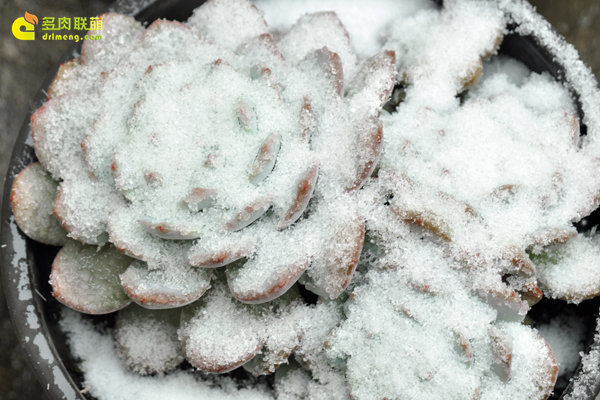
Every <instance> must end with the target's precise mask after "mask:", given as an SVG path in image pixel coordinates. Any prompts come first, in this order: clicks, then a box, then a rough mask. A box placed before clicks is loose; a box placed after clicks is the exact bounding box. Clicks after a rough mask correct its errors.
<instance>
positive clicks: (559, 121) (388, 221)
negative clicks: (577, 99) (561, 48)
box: [11, 0, 600, 399]
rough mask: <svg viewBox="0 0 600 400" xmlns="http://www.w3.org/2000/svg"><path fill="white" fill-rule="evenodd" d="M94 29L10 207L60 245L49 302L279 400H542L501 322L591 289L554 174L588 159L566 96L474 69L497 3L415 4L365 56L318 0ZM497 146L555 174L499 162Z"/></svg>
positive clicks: (517, 329)
mask: <svg viewBox="0 0 600 400" xmlns="http://www.w3.org/2000/svg"><path fill="white" fill-rule="evenodd" d="M102 20H103V26H104V28H103V34H104V36H105V40H103V41H85V42H84V44H83V47H82V50H81V55H80V56H78V57H76V58H75V59H73V60H71V61H68V62H66V63H64V64H62V65H61V67H60V69H59V71H58V73H57V75H56V78H55V79H54V81H53V82H52V84H51V86H50V88H49V90H48V99H47V101H46V102H45V103H44V104H43V105H42V106H41V107H40V108H39V109H38V110H37V111H36V112H35V113H34V114H33V116H32V118H31V126H32V135H33V141H34V147H35V152H36V155H37V157H38V159H39V162H37V163H34V164H32V165H30V166H29V167H27V168H25V169H24V170H23V171H22V172H21V173H20V174H19V175H18V176H17V177H16V179H15V182H14V185H13V189H12V192H11V204H12V207H13V212H14V215H15V220H16V222H17V224H18V225H19V226H20V227H21V229H22V230H23V231H24V232H25V233H26V234H27V235H28V236H30V237H31V238H33V239H35V240H38V241H40V242H42V243H46V244H49V245H55V246H63V247H62V249H61V250H60V251H59V252H58V254H57V256H56V258H55V260H54V263H53V265H52V272H51V275H50V283H51V285H52V289H53V294H54V296H55V297H56V298H57V299H58V300H59V301H60V302H62V303H64V304H65V305H67V306H68V307H71V308H73V309H75V310H77V311H80V312H82V313H87V314H106V313H112V312H115V311H118V313H117V315H116V323H115V327H114V330H113V336H114V341H115V348H116V351H117V352H118V354H119V355H120V357H121V358H122V360H123V361H124V363H125V365H126V366H127V367H128V368H129V369H130V370H131V371H134V372H136V373H139V374H141V375H153V374H159V375H160V374H165V373H168V372H170V371H172V370H173V369H175V368H177V367H178V366H179V365H180V364H181V363H182V362H183V361H184V360H187V362H189V363H190V364H191V365H192V366H193V367H194V368H196V369H198V370H201V371H203V372H206V373H212V374H221V373H226V372H228V371H231V370H233V369H235V368H238V367H240V366H241V367H243V368H244V369H245V370H246V371H247V372H248V373H250V374H252V375H254V376H259V375H269V374H274V375H275V376H274V386H273V387H274V391H275V394H276V395H277V397H278V398H280V399H300V398H310V399H332V398H339V399H344V398H348V397H349V396H351V397H353V398H354V397H356V398H373V397H376V398H397V397H399V396H400V394H401V395H405V396H406V397H407V398H419V396H421V395H422V394H423V393H426V396H425V397H427V398H440V397H448V398H469V399H488V398H489V399H492V398H498V397H501V396H504V397H515V398H516V397H517V396H518V397H521V398H531V399H538V398H539V399H545V398H547V397H548V396H549V394H550V393H551V391H552V387H553V385H554V382H555V381H556V374H557V363H556V360H555V359H554V356H553V354H552V351H551V350H550V348H549V347H548V345H547V344H546V342H545V341H544V340H543V339H542V338H541V337H539V336H538V335H537V333H536V332H535V331H534V330H533V329H531V328H529V327H527V326H525V325H523V324H522V321H523V319H524V318H525V315H526V313H527V312H528V310H529V308H530V306H531V305H532V304H534V303H535V302H537V301H539V300H540V299H541V298H542V296H543V293H542V289H543V290H544V292H545V293H546V294H548V295H550V296H553V297H558V298H562V299H566V300H569V301H574V302H579V301H581V300H583V299H586V298H589V297H592V296H595V295H597V294H598V292H599V291H600V282H598V279H597V277H596V276H595V268H594V265H595V264H597V263H596V260H597V259H598V258H599V257H600V254H598V252H597V251H596V243H595V242H596V241H597V240H596V238H591V237H587V236H583V235H580V234H577V232H576V230H575V229H574V228H573V227H572V226H571V221H573V220H577V219H578V218H580V217H581V216H583V215H586V214H588V213H589V212H590V211H591V210H592V209H594V208H595V207H596V206H597V203H598V198H599V197H598V195H597V194H598V193H599V190H598V187H597V186H598V185H597V184H587V183H582V182H581V181H580V180H577V179H574V177H575V176H576V175H577V174H578V173H579V172H580V171H581V170H582V168H593V167H595V166H597V162H598V160H597V158H596V157H594V156H593V155H592V154H590V152H591V151H590V150H589V149H588V148H587V147H586V145H585V142H584V141H583V140H580V139H579V121H578V118H577V117H576V113H575V112H576V111H575V107H574V106H573V104H572V101H571V99H570V98H569V96H568V94H566V90H564V88H563V89H557V87H559V88H560V85H558V84H557V83H556V82H554V81H552V80H551V79H549V78H548V77H546V76H539V77H538V76H533V77H532V76H529V75H528V74H529V73H528V72H527V73H524V72H523V71H522V70H521V69H520V67H518V66H515V65H513V64H510V63H511V61H506V60H503V59H496V60H494V61H493V62H490V63H487V64H486V65H485V67H484V64H483V61H484V60H486V59H488V58H489V57H490V56H491V55H492V54H494V53H495V52H496V50H497V49H498V46H499V44H500V42H501V40H502V37H503V33H504V31H505V28H504V26H505V25H506V23H507V16H506V15H505V13H503V12H501V11H500V9H499V8H496V7H490V6H489V4H487V5H486V4H485V2H477V1H473V2H471V1H458V2H448V4H447V5H446V6H445V8H442V9H440V10H437V9H436V10H429V9H426V10H425V11H422V12H417V13H416V14H415V15H414V16H413V17H411V18H407V19H406V21H405V23H404V24H393V25H391V26H390V27H388V32H387V36H386V37H385V44H384V45H383V46H382V47H381V49H390V50H380V51H379V53H377V54H375V55H372V56H370V57H364V58H363V59H361V60H360V61H359V57H357V56H356V54H355V53H354V51H353V49H352V44H351V42H350V38H349V34H348V32H347V31H346V29H345V28H344V26H343V24H342V23H341V21H340V20H339V19H338V17H337V16H336V14H335V13H333V12H317V13H311V14H306V15H304V16H303V17H301V18H300V19H299V20H298V21H297V22H296V23H295V24H294V25H293V26H292V27H291V28H290V29H289V30H286V31H283V32H271V33H270V32H269V28H268V27H267V24H266V22H265V20H264V18H263V16H262V14H261V12H260V11H259V10H258V9H257V8H256V7H255V6H254V5H253V4H252V3H250V2H249V1H247V0H209V1H207V2H206V3H205V4H204V5H203V6H201V7H199V8H198V9H196V10H195V12H194V14H193V16H192V17H190V19H189V20H188V21H187V22H186V23H180V22H174V21H168V20H157V21H154V22H153V23H152V24H150V25H149V26H148V27H143V26H142V25H141V24H140V23H138V22H136V21H135V20H134V19H133V18H130V17H127V16H124V15H119V14H112V13H108V14H104V15H103V16H102ZM465 20H469V21H470V24H468V25H466V24H464V21H465ZM424 24H425V25H427V26H428V27H429V28H430V30H431V32H432V34H431V35H424V34H423V30H422V29H421V30H419V29H414V28H415V26H417V25H424ZM440 38H443V40H444V41H445V42H448V43H454V44H456V43H461V44H464V46H462V45H461V47H460V51H461V54H460V56H455V54H453V53H452V52H451V51H447V52H445V51H444V52H440V51H439V50H440V48H441V47H443V46H442V45H441V44H440V43H436V41H439V40H440ZM448 48H453V47H451V46H448ZM454 48H456V46H454ZM396 54H398V55H399V58H398V59H396ZM440 54H441V62H440V59H439V57H440ZM494 68H497V69H498V70H502V68H507V69H512V70H515V71H517V72H518V73H517V74H516V75H517V76H520V77H521V78H519V79H520V80H519V79H517V80H516V81H511V80H510V79H509V78H508V77H505V76H503V74H502V73H494ZM397 76H398V77H399V79H398V80H399V81H400V82H397V81H396V77H397ZM513 78H514V77H513ZM395 85H396V86H395ZM532 92H534V93H535V94H536V95H538V96H542V95H543V94H544V93H547V92H551V93H552V94H553V95H556V96H554V98H553V100H552V101H549V102H548V104H545V105H539V104H538V97H536V96H529V94H530V93H532ZM533 97H535V98H533ZM390 98H391V99H392V101H391V102H388V100H389V99H390ZM386 103H387V104H386ZM384 104H385V105H386V108H385V110H387V112H383V113H381V111H382V109H383V107H384ZM503 107H511V108H510V110H509V111H510V112H512V113H513V115H515V116H518V117H519V118H518V119H517V118H515V121H508V122H507V121H506V119H505V118H503V119H498V120H496V119H495V116H496V115H497V112H498V111H499V110H501V111H502V112H505V110H504V109H503ZM380 113H381V114H382V115H380ZM473 121H475V122H473ZM522 121H525V122H531V121H541V123H540V124H539V126H537V125H535V124H530V125H529V126H534V127H535V129H532V131H531V132H527V134H528V135H529V136H527V135H525V134H524V133H523V132H522V131H521V130H520V129H519V122H522ZM384 125H385V127H386V136H385V137H384V136H383V127H384ZM481 130H483V131H485V135H487V136H485V138H486V140H481V136H479V135H480V131H481ZM546 130H552V132H553V133H555V135H553V136H552V137H551V138H547V137H545V136H544V135H543V134H544V133H545V131H546ZM498 143H499V145H498ZM511 146H512V147H511ZM516 148H519V149H521V150H522V149H526V152H527V156H528V157H529V158H528V157H525V156H522V153H519V154H517V151H516V150H515V149H516ZM486 151H487V152H489V154H491V155H493V156H486ZM465 155H466V156H465ZM380 156H381V160H380ZM515 158H516V160H517V161H518V162H520V163H522V164H523V165H528V166H529V167H530V169H531V168H533V169H535V168H534V167H536V166H540V167H548V166H553V168H554V169H548V168H540V170H541V172H538V173H535V174H532V175H527V174H524V173H521V172H522V171H520V169H519V168H517V167H514V168H508V170H509V171H508V172H507V173H500V172H498V171H501V170H502V169H501V168H498V167H499V166H500V165H502V164H503V163H509V162H514V161H515V160H514V159H515ZM489 160H491V161H489ZM492 164H493V165H492ZM516 164H518V163H515V165H516ZM548 171H550V172H548ZM571 180H573V181H575V184H574V185H566V184H565V181H571ZM577 191H583V193H584V195H582V196H576V192H577ZM527 218H529V219H527ZM525 219H527V220H525ZM507 221H508V222H509V223H508V224H507ZM365 238H367V239H366V240H365ZM363 246H364V247H365V249H363ZM582 254H585V257H583V256H582ZM359 260H360V263H359ZM582 262H583V263H585V265H586V266H587V267H588V268H584V269H583V270H582V269H581V268H579V267H576V265H577V264H581V263H582ZM357 268H358V269H359V272H358V273H356V272H355V271H356V269H357ZM558 270H561V271H562V272H561V273H559V272H557V271H558ZM564 271H567V274H566V275H565V273H564ZM582 271H584V272H585V276H584V277H585V279H584V280H585V282H583V283H582V279H581V278H580V277H579V276H578V274H580V273H581V272H582ZM297 282H298V283H297ZM538 282H539V285H540V286H541V289H540V287H539V286H538ZM303 289H308V290H309V291H312V292H313V293H314V294H316V295H318V297H319V299H318V300H317V301H316V304H308V302H307V301H306V300H305V297H307V296H306V294H305V292H304V295H303V294H302V292H301V291H302V290H303ZM132 302H134V303H136V304H131V303H132ZM292 355H293V357H291V356H292ZM384 355H385V356H384ZM407 371H408V373H407ZM407 375H408V376H407ZM507 393H508V394H507Z"/></svg>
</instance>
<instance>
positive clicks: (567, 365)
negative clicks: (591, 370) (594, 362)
mask: <svg viewBox="0 0 600 400" xmlns="http://www.w3.org/2000/svg"><path fill="white" fill-rule="evenodd" d="M585 329H586V326H585V324H584V323H583V321H581V320H580V319H579V318H577V316H576V315H566V316H561V317H558V318H556V319H554V320H551V321H550V322H548V323H547V324H544V325H541V326H539V327H538V333H539V334H540V336H541V337H543V338H544V339H545V340H546V341H547V342H548V344H549V345H550V347H551V348H552V351H553V352H554V355H555V356H556V361H558V366H559V370H558V379H559V380H561V379H562V380H564V381H565V382H564V383H565V384H566V381H567V380H568V378H569V377H570V376H571V375H572V374H573V371H575V368H576V367H577V363H579V359H580V352H582V351H583V350H584V349H585V346H584V339H585Z"/></svg>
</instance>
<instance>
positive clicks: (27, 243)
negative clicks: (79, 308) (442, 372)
mask: <svg viewBox="0 0 600 400" xmlns="http://www.w3.org/2000/svg"><path fill="white" fill-rule="evenodd" d="M201 3H203V0H162V1H157V2H156V3H155V4H152V5H150V6H149V7H148V8H146V9H144V10H142V11H141V12H140V13H138V14H137V15H136V18H137V19H138V20H140V21H144V22H151V21H153V20H154V19H157V18H159V17H160V18H168V19H176V20H185V19H187V17H188V16H190V15H191V12H192V10H193V9H194V8H196V7H197V6H199V5H200V4H201ZM512 28H514V27H512ZM553 35H555V36H558V34H556V33H553ZM539 42H540V41H539V40H538V39H537V38H536V37H534V36H521V35H519V34H516V33H512V34H509V35H507V36H505V38H504V41H503V43H502V46H501V48H500V53H503V54H506V55H509V56H511V57H513V58H516V59H518V60H520V61H522V62H523V63H525V64H526V65H527V66H528V67H529V68H530V69H531V70H533V71H536V72H541V71H548V72H549V73H551V74H552V75H553V76H554V77H555V78H556V79H558V80H561V81H563V82H565V84H566V85H567V86H568V87H569V88H570V89H571V90H572V91H573V93H574V94H575V97H576V98H577V99H579V93H578V92H577V90H576V89H575V88H574V85H572V84H570V83H569V81H568V79H566V78H565V77H568V76H569V74H567V73H566V72H567V71H566V70H565V68H564V66H563V65H561V63H560V62H557V61H555V57H554V53H553V52H552V50H551V49H550V48H548V47H545V46H544V45H540V44H539ZM75 48H77V46H76V47H75ZM555 51H556V50H555ZM72 54H73V50H69V51H68V52H67V54H65V56H64V57H63V58H62V60H61V62H63V61H66V60H68V59H70V58H71V57H72ZM559 59H560V58H559ZM57 69H58V64H57V66H56V67H55V68H54V70H53V71H51V72H50V75H49V76H48V77H47V79H46V81H45V82H44V84H43V85H42V88H41V89H40V91H39V92H38V94H37V95H36V96H35V98H34V100H33V102H32V103H33V105H34V107H37V106H39V105H41V104H42V103H43V102H44V100H45V90H46V89H47V88H48V86H49V84H50V82H51V80H52V78H53V77H54V75H55V74H56V71H57ZM584 78H585V77H584ZM589 79H591V80H593V78H591V77H590V78H589ZM578 110H579V114H580V117H583V115H584V113H585V112H586V111H588V110H586V109H584V107H583V106H582V104H581V103H580V102H578ZM593 111H594V112H600V109H597V110H593ZM586 131H587V128H586V126H585V125H582V130H581V134H582V135H585V134H586ZM33 161H35V155H34V152H33V147H32V140H31V128H30V125H29V116H28V117H27V119H26V120H25V122H24V123H23V126H22V127H21V130H20V132H19V134H18V138H17V141H16V144H15V147H14V150H13V154H12V158H11V161H10V166H9V170H8V174H7V177H6V183H5V187H4V198H3V203H2V204H3V209H2V220H1V231H0V243H1V244H2V246H3V247H1V248H0V263H1V267H2V269H1V281H2V285H3V289H4V293H5V296H6V300H7V304H8V308H9V311H10V315H11V318H12V321H13V324H14V327H15V329H16V331H17V335H18V337H19V340H20V342H21V344H22V346H23V349H24V350H25V352H26V354H27V356H28V358H29V360H30V362H31V366H32V367H33V369H34V371H35V373H36V375H37V377H38V380H39V381H40V383H41V385H42V387H43V388H44V389H46V391H47V395H48V397H49V398H50V399H53V400H54V399H56V400H58V399H63V398H65V399H86V398H87V399H91V397H90V396H89V395H87V394H82V393H80V392H79V388H80V387H81V382H82V378H83V377H82V375H81V373H80V371H79V370H78V368H77V364H76V362H75V360H73V358H72V356H71V354H70V352H69V349H68V346H67V344H66V338H65V336H64V334H63V333H62V332H61V331H60V329H59V326H58V321H59V317H60V309H61V307H62V306H61V305H60V304H59V303H58V302H57V301H56V300H55V299H54V298H53V297H52V294H51V288H50V285H49V283H48V276H49V273H50V266H51V263H52V260H53V258H54V255H55V254H56V253H57V251H58V250H59V249H58V248H56V247H51V246H46V245H42V244H40V243H37V242H35V241H33V240H31V239H29V238H27V237H26V236H25V235H24V234H23V233H22V232H21V231H20V230H19V229H18V228H17V226H16V224H15V222H14V217H13V215H12V211H11V208H10V202H9V194H10V189H11V186H12V183H13V180H14V177H15V176H16V174H17V173H18V172H19V171H20V170H22V169H23V168H24V167H25V166H27V165H28V164H30V163H31V162H33ZM599 222H600V209H599V210H596V211H595V212H594V213H593V214H592V215H591V216H590V217H589V218H588V224H587V226H588V227H591V226H594V225H597V224H598V223H599ZM578 228H579V229H581V230H583V229H584V228H583V227H581V226H579V227H578ZM599 304H600V300H598V299H596V300H592V301H587V302H584V303H582V304H581V305H579V306H572V305H566V304H565V303H563V302H560V301H551V300H543V301H542V302H540V303H539V305H536V306H535V307H534V308H533V309H532V311H531V313H530V316H531V317H532V318H533V319H534V320H535V321H538V322H543V321H545V320H548V319H550V318H552V317H555V316H556V315H559V314H561V313H564V312H575V313H576V314H577V315H580V316H581V318H584V319H585V320H586V321H587V325H588V337H587V342H588V346H589V349H595V350H597V351H599V350H600V342H599V341H595V342H594V332H595V328H596V318H597V313H598V306H599ZM90 318H92V319H97V320H102V321H106V320H109V321H110V319H111V318H112V316H110V315H109V316H104V317H90ZM575 375H576V376H582V366H581V365H580V366H579V367H578V369H577V371H576V373H575ZM583 380H584V381H585V383H584V389H585V391H586V392H587V393H586V396H585V397H579V399H581V400H593V399H594V398H595V397H596V395H597V394H598V392H599V391H600V374H599V373H598V372H596V373H595V374H593V373H592V374H586V375H585V377H584V379H583ZM572 391H573V383H571V384H569V386H567V388H566V389H565V390H564V392H563V393H562V395H560V393H557V394H556V395H555V396H554V398H566V397H567V396H568V394H569V393H571V392H572ZM559 395H560V397H558V396H559Z"/></svg>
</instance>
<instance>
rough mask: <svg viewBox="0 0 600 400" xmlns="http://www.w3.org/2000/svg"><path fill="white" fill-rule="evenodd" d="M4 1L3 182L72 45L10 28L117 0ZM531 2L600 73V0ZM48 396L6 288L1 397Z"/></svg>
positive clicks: (0, 41) (0, 52) (131, 0)
mask: <svg viewBox="0 0 600 400" xmlns="http://www.w3.org/2000/svg"><path fill="white" fill-rule="evenodd" d="M0 1H1V2H0V28H1V30H0V33H1V34H0V177H2V178H1V179H2V181H1V184H2V186H1V187H3V186H4V176H5V173H6V168H7V165H8V161H9V158H10V153H11V151H12V146H13V143H14V140H15V139H16V136H17V133H18V131H19V128H20V127H21V124H22V123H23V121H24V118H25V117H26V115H28V113H29V111H31V109H32V105H31V104H30V101H29V100H30V99H31V98H32V97H33V96H34V94H35V93H36V91H37V90H38V89H39V87H40V85H41V84H42V82H43V80H44V78H45V76H46V74H47V72H48V71H49V70H50V68H51V67H52V66H53V65H54V64H55V63H56V62H57V60H58V59H59V58H60V56H61V55H62V54H63V53H64V52H65V51H67V49H68V48H69V47H70V46H71V45H72V43H71V42H68V41H56V42H50V41H44V42H42V41H33V42H26V41H19V40H16V39H15V38H14V37H13V36H12V34H11V33H10V29H11V25H12V22H13V21H14V19H15V18H18V17H20V16H22V15H23V13H24V12H25V11H29V12H31V13H33V14H36V15H40V16H55V17H90V16H93V15H96V14H98V13H100V12H102V11H105V10H107V9H108V8H109V7H110V5H111V3H112V1H111V0H95V1H86V0H63V1H43V0H0ZM139 1H140V0H119V3H120V5H121V6H124V7H132V6H133V5H134V4H135V3H136V2H139ZM142 1H143V0H142ZM531 3H532V4H534V5H535V6H536V7H537V8H538V11H539V12H540V13H541V14H542V15H544V16H545V17H546V18H547V19H548V20H549V21H550V22H551V23H552V24H553V25H554V26H555V27H556V29H557V30H558V31H559V32H560V33H562V34H563V35H564V36H565V37H566V38H567V40H568V41H569V42H571V43H572V44H573V45H574V46H575V47H576V48H577V49H578V50H579V52H580V54H581V58H582V59H583V61H584V62H586V63H587V64H588V65H589V66H590V67H591V68H592V70H593V72H594V74H595V75H596V76H597V77H598V76H600V2H599V1H598V0H531ZM0 201H2V200H1V198H0ZM0 292H1V289H0ZM42 398H43V391H42V389H41V387H40V386H39V384H38V383H37V381H36V380H35V377H34V376H33V375H32V372H31V371H30V369H29V366H28V365H27V360H25V358H24V354H23V352H22V350H21V347H20V345H19V342H18V340H17V337H16V335H15V333H14V332H13V329H12V326H11V323H10V320H9V317H8V310H7V309H6V304H5V301H4V295H3V294H2V293H0V399H2V400H17V399H18V400H25V399H27V400H36V399H42Z"/></svg>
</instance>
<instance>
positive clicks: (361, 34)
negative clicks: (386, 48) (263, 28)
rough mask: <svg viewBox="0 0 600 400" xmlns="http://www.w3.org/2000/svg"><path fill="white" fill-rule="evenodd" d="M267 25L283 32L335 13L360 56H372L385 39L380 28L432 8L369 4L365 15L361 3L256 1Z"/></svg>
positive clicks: (390, 0) (382, 0)
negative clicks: (311, 16) (310, 16)
mask: <svg viewBox="0 0 600 400" xmlns="http://www.w3.org/2000/svg"><path fill="white" fill-rule="evenodd" d="M254 3H255V4H256V5H257V6H258V8H260V9H261V10H262V12H263V13H264V16H265V19H266V20H267V23H268V24H269V26H270V27H271V29H273V30H275V31H284V30H286V29H289V27H290V26H291V25H292V24H293V23H294V22H296V20H297V19H298V18H300V17H301V16H302V15H303V14H306V13H312V12H318V11H330V10H334V11H335V12H336V13H337V15H338V17H339V18H340V20H341V21H342V23H343V24H344V26H345V27H346V29H348V34H349V35H350V39H351V41H352V43H353V44H354V48H355V50H356V52H357V53H358V55H359V56H362V57H365V56H368V55H372V54H375V53H376V52H378V51H379V50H380V49H381V42H382V40H383V39H384V37H383V36H382V32H381V28H382V27H383V26H385V25H387V24H389V23H391V22H393V21H398V20H401V18H404V17H406V16H409V15H412V14H414V13H415V12H417V11H418V10H422V9H429V8H434V7H435V5H434V3H433V2H432V1H429V0H427V1H418V0H407V1H402V2H399V1H395V0H377V1H370V2H369V4H368V12H365V3H364V2H363V1H361V0H350V1H348V0H325V1H323V0H308V1H306V0H295V1H286V2H282V1H277V0H256V1H255V2H254Z"/></svg>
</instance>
